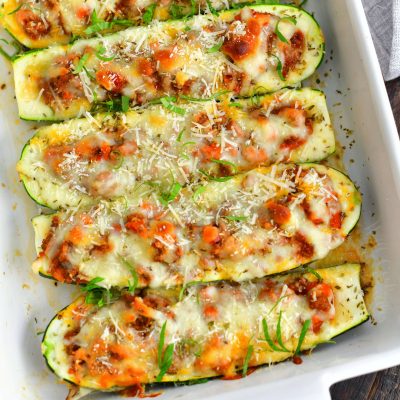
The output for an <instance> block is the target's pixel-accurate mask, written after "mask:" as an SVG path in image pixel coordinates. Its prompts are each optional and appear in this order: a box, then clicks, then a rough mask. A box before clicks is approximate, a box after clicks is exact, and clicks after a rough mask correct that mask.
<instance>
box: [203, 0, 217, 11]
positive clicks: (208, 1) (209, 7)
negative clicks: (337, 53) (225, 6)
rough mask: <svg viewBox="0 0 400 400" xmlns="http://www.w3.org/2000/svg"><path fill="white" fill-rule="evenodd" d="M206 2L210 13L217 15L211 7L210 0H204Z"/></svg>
mask: <svg viewBox="0 0 400 400" xmlns="http://www.w3.org/2000/svg"><path fill="white" fill-rule="evenodd" d="M206 3H207V7H208V9H209V10H210V13H211V14H212V15H218V12H217V10H216V9H215V8H214V7H213V5H212V4H211V1H210V0H206Z"/></svg>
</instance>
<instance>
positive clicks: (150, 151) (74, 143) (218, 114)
mask: <svg viewBox="0 0 400 400" xmlns="http://www.w3.org/2000/svg"><path fill="white" fill-rule="evenodd" d="M232 104H233V106H232ZM184 109H185V112H186V113H185V115H184V116H180V115H176V114H175V113H173V112H171V111H168V110H166V109H165V108H163V107H162V106H153V107H151V108H149V109H145V110H140V111H137V112H134V111H131V112H129V113H128V114H125V115H119V116H116V117H112V116H110V115H106V116H100V117H96V119H82V120H80V121H71V122H68V123H66V124H64V125H53V126H51V127H46V128H42V129H40V130H39V132H38V133H37V134H36V135H35V137H34V138H33V139H31V140H30V142H29V144H28V146H27V147H26V148H25V150H24V154H23V156H22V159H21V161H20V162H19V163H18V166H17V169H18V172H19V173H20V176H21V178H22V179H23V181H24V184H25V187H26V188H27V190H28V192H29V193H30V194H31V196H32V197H33V198H35V199H36V201H38V202H39V203H41V204H46V205H48V206H49V207H51V208H54V209H56V208H66V207H75V206H76V205H77V204H79V203H80V204H82V203H85V204H89V203H93V202H95V201H96V199H106V200H111V199H116V198H117V197H119V196H126V197H128V198H129V197H131V196H132V194H134V193H135V190H136V189H137V187H138V185H141V184H142V183H143V182H149V181H151V182H152V184H154V185H160V187H161V188H162V190H168V188H169V187H170V186H171V185H172V184H174V183H179V184H180V185H182V186H183V185H186V184H188V183H189V182H192V183H193V182H196V181H198V180H199V178H201V177H202V176H203V175H204V173H206V174H208V175H209V176H229V175H232V174H235V173H238V172H240V171H247V170H250V169H252V168H254V167H257V166H260V165H270V164H273V163H276V162H309V161H317V160H320V159H323V158H325V157H326V156H328V155H329V154H330V153H332V152H333V151H334V146H335V144H334V134H333V130H332V128H331V125H330V119H329V114H328V111H327V108H326V103H325V98H324V95H323V94H322V93H321V92H319V91H313V90H310V89H303V90H285V91H282V92H278V93H276V94H274V95H270V96H265V97H263V98H257V99H254V100H252V101H249V100H246V101H244V100H242V101H240V102H235V103H230V102H225V101H224V102H220V103H217V102H215V101H209V102H205V103H192V104H190V105H187V106H184ZM53 187H57V189H58V190H57V192H56V193H55V191H54V190H53ZM37 189H39V190H37ZM56 194H57V195H56ZM71 197H74V199H71Z"/></svg>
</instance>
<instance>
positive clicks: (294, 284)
mask: <svg viewBox="0 0 400 400" xmlns="http://www.w3.org/2000/svg"><path fill="white" fill-rule="evenodd" d="M313 272H314V274H315V275H316V276H317V277H318V278H319V279H317V277H316V276H315V275H314V274H311V273H305V274H304V273H296V274H287V275H281V276H278V277H274V278H269V279H265V278H264V279H261V280H258V281H253V282H251V281H250V282H243V283H241V284H240V285H238V284H233V283H229V282H218V283H213V284H209V285H205V284H199V285H195V286H191V287H188V288H187V289H186V290H185V289H183V290H181V291H179V288H177V289H169V290H160V291H155V290H153V289H145V290H142V291H140V292H136V293H135V294H133V293H123V294H122V295H121V297H120V298H119V299H115V298H113V299H112V300H111V301H110V303H109V304H106V305H104V306H101V304H100V306H99V305H98V304H90V303H95V302H96V301H97V299H98V298H99V297H101V294H100V291H99V289H96V290H97V294H96V295H95V296H93V295H92V293H90V292H89V296H88V297H86V301H85V297H80V298H78V299H77V300H76V301H75V302H74V303H72V304H71V305H69V306H68V307H67V308H65V309H64V310H62V311H60V312H59V313H58V314H57V315H56V316H55V317H54V319H53V320H52V321H51V322H50V324H49V326H48V328H47V330H46V332H45V335H44V338H43V342H42V352H43V355H44V357H45V359H46V361H47V364H48V366H49V367H50V368H51V370H52V371H53V372H54V373H55V374H56V375H57V376H58V377H59V378H61V379H63V380H65V381H68V382H70V383H73V384H76V385H79V386H80V387H84V388H89V389H93V390H100V391H118V390H121V389H123V388H126V387H129V386H134V385H140V384H147V383H152V382H179V381H187V380H192V379H202V378H208V377H215V376H221V375H222V376H225V377H232V376H235V374H237V372H238V371H242V373H241V374H242V375H243V376H245V375H246V373H247V371H249V368H251V367H256V366H260V365H262V364H272V363H276V362H280V361H283V360H286V359H288V358H290V357H292V356H293V355H295V354H296V355H297V354H299V353H300V351H304V350H309V349H312V348H314V347H315V346H317V345H318V344H320V343H324V342H327V341H329V340H330V339H332V338H333V337H335V336H337V335H340V334H341V333H343V332H346V331H348V330H349V329H351V328H353V327H355V326H357V325H359V324H361V323H363V322H364V321H366V320H367V319H368V317H369V316H368V311H367V308H366V306H365V303H364V299H363V291H362V289H361V287H360V266H359V265H357V264H345V265H342V266H338V267H331V268H327V269H321V270H317V271H313Z"/></svg>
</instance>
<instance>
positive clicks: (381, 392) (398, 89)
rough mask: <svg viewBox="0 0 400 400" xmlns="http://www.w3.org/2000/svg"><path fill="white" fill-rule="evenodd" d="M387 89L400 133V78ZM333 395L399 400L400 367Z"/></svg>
mask: <svg viewBox="0 0 400 400" xmlns="http://www.w3.org/2000/svg"><path fill="white" fill-rule="evenodd" d="M386 89H387V91H388V94H389V98H390V102H391V103H392V108H393V113H394V117H395V120H396V123H397V129H398V131H399V132H400V78H399V79H396V80H394V81H391V82H388V83H386ZM399 334H400V333H399ZM331 395H332V400H399V399H400V366H398V367H394V368H390V369H387V370H383V371H379V372H374V373H372V374H369V375H364V376H360V377H358V378H354V379H349V380H347V381H343V382H339V383H337V384H336V385H333V386H332V388H331Z"/></svg>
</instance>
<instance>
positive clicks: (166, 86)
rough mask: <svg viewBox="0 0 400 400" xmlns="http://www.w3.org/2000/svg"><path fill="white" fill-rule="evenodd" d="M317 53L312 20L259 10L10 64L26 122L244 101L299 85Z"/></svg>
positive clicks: (133, 33)
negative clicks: (120, 108)
mask: <svg viewBox="0 0 400 400" xmlns="http://www.w3.org/2000/svg"><path fill="white" fill-rule="evenodd" d="M323 54H324V37H323V34H322V32H321V30H320V27H319V26H318V24H317V22H316V21H315V20H314V19H313V17H312V16H311V15H309V14H307V13H306V12H305V11H303V10H300V9H298V8H296V7H291V6H284V5H273V6H272V5H270V6H267V5H259V6H251V7H250V6H249V7H244V8H242V9H239V10H229V11H224V12H222V13H220V14H218V15H213V14H209V15H198V16H195V17H193V18H192V19H189V20H177V21H169V22H157V21H155V22H153V23H152V24H151V25H149V26H147V27H134V28H129V29H126V30H124V31H121V32H118V33H116V34H113V35H110V36H106V37H98V38H95V39H88V40H78V41H76V42H75V43H73V44H71V45H66V46H53V47H51V48H49V49H46V50H42V51H37V52H33V53H28V54H26V55H23V56H21V57H20V58H18V59H16V60H15V61H14V63H13V66H14V79H15V87H16V97H17V101H18V107H19V113H20V116H21V118H24V119H32V120H62V119H67V118H71V117H75V116H77V115H82V114H83V113H84V112H85V111H88V110H91V109H93V108H94V107H96V106H99V105H101V104H103V105H104V104H108V105H109V104H111V105H112V104H114V103H115V102H116V101H117V100H118V101H120V102H122V104H123V105H125V107H128V106H129V104H130V105H141V104H145V103H149V102H151V101H153V102H154V101H156V99H158V101H159V102H161V104H163V105H164V106H165V107H166V108H168V109H170V110H173V111H174V112H175V113H176V114H177V115H178V116H179V114H181V113H182V110H181V108H180V107H179V106H178V105H176V104H175V103H176V101H177V98H178V97H181V98H186V99H187V98H188V97H189V98H193V97H194V98H203V99H204V98H209V97H210V96H211V97H212V96H215V95H217V94H219V93H221V92H223V91H231V92H233V93H235V94H236V95H239V96H250V95H253V94H255V93H258V94H263V93H266V92H271V91H275V90H278V89H281V88H282V87H285V86H291V85H296V84H297V83H299V82H300V81H302V80H303V79H305V78H307V77H309V76H310V75H311V74H312V73H313V72H314V71H315V69H316V68H317V67H318V65H319V64H320V62H321V59H322V57H323Z"/></svg>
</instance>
